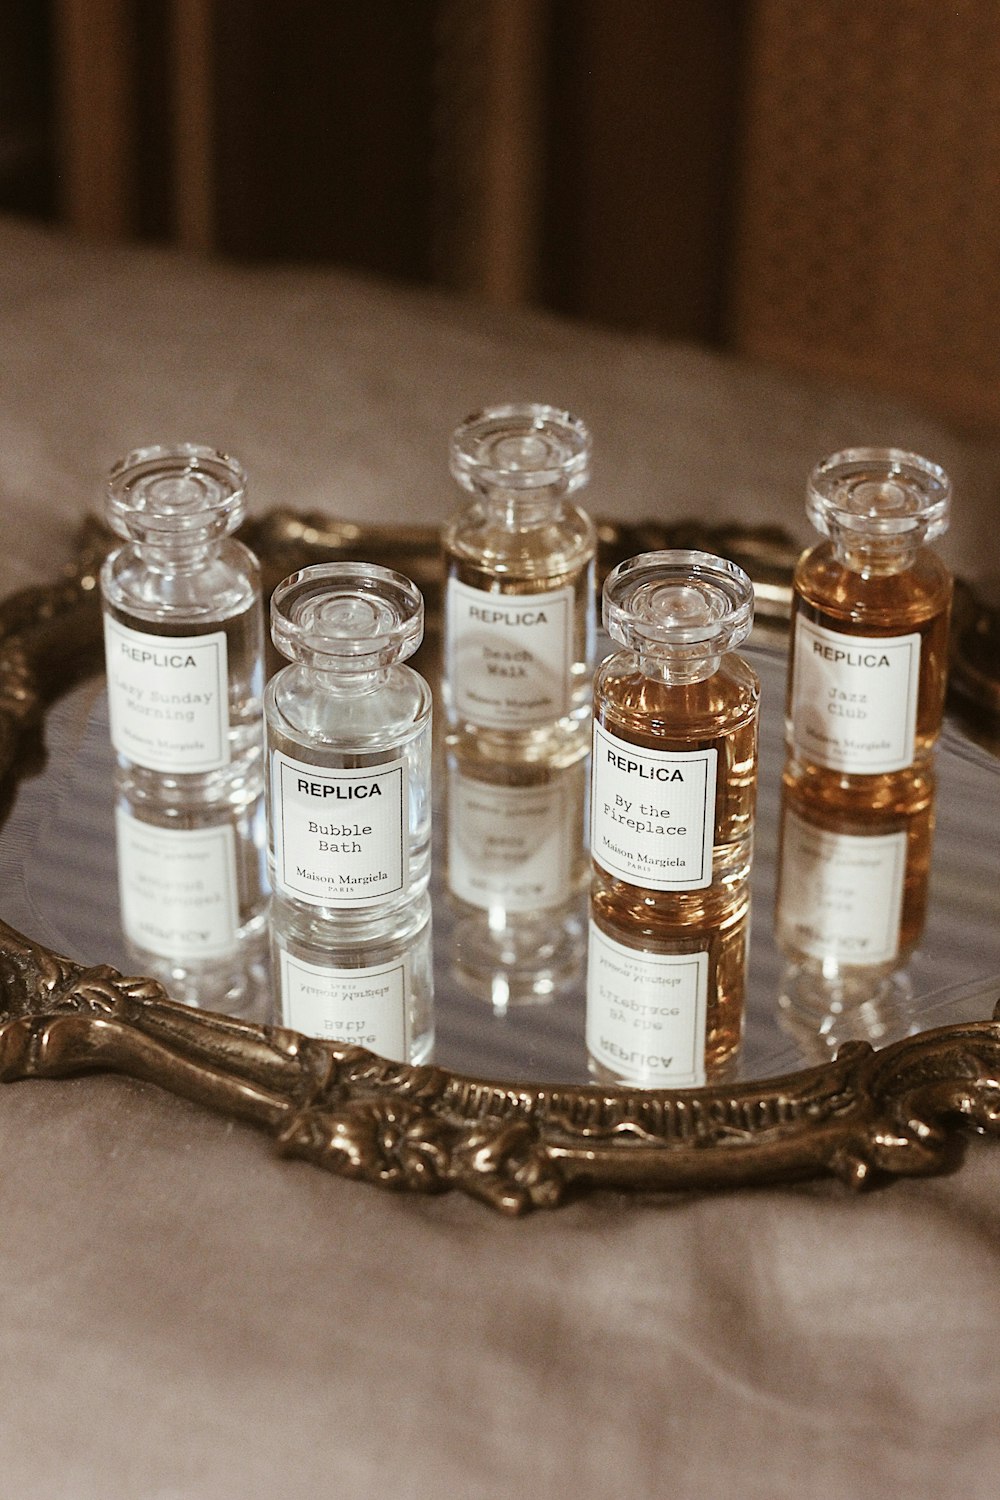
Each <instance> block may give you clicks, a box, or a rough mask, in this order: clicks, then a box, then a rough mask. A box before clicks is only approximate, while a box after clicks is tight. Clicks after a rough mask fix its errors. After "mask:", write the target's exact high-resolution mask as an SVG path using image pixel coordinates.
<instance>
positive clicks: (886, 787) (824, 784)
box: [786, 448, 952, 811]
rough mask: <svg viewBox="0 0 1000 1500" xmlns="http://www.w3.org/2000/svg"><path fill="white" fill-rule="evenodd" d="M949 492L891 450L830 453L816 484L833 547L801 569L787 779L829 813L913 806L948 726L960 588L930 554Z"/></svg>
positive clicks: (813, 496) (940, 480) (938, 475)
mask: <svg viewBox="0 0 1000 1500" xmlns="http://www.w3.org/2000/svg"><path fill="white" fill-rule="evenodd" d="M949 498H950V485H949V482H948V477H947V475H946V474H945V473H944V471H943V470H942V469H940V468H939V467H938V466H937V465H936V464H932V463H930V462H929V461H928V460H927V459H924V458H920V457H919V456H918V455H916V454H912V453H904V452H902V451H900V450H897V449H879V448H856V449H849V450H846V451H845V452H843V453H835V454H833V455H832V457H830V458H828V459H826V460H825V461H824V462H823V463H821V464H819V465H818V466H817V468H816V469H815V470H814V471H813V473H812V475H811V476H810V481H809V488H808V493H807V505H806V508H807V512H808V514H809V517H810V519H811V520H812V521H813V524H814V525H815V526H816V527H817V528H818V529H819V530H820V531H821V532H822V533H823V534H824V536H825V538H826V540H824V541H823V542H821V543H819V544H818V545H817V546H816V547H814V548H812V549H811V550H810V551H808V552H806V553H805V555H804V556H803V557H802V559H801V560H800V562H799V564H798V567H797V568H796V571H795V578H794V586H793V600H792V634H791V648H790V653H789V676H788V698H787V710H786V734H787V741H788V751H789V761H790V771H789V774H790V775H791V776H792V777H793V778H794V779H796V780H797V781H799V782H800V783H801V785H802V788H803V794H804V795H809V796H811V797H812V798H813V799H814V800H815V801H817V802H819V803H825V804H827V805H828V806H831V807H840V808H844V809H847V808H850V807H870V808H877V809H880V810H884V811H891V810H893V809H903V808H905V807H906V806H907V805H910V804H915V803H919V802H920V801H921V800H922V799H923V797H924V795H925V786H924V778H925V773H926V771H927V768H928V767H929V765H930V761H931V757H932V754H933V749H934V744H935V741H936V740H937V737H938V733H939V731H940V728H941V719H942V714H943V710H944V695H945V687H946V684H947V673H948V622H949V614H950V609H951V595H952V579H951V575H950V574H949V572H948V570H947V568H946V567H945V566H944V564H943V563H942V562H941V561H940V560H939V559H938V558H937V557H936V556H935V554H934V553H933V552H932V551H931V550H930V549H929V547H927V545H926V543H927V542H928V541H929V540H931V539H932V538H933V537H936V536H939V535H940V534H941V533H942V532H943V531H944V529H945V527H946V526H947V518H948V505H949Z"/></svg>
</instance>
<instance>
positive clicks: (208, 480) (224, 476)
mask: <svg viewBox="0 0 1000 1500" xmlns="http://www.w3.org/2000/svg"><path fill="white" fill-rule="evenodd" d="M246 491H247V478H246V474H245V473H244V472H243V467H242V465H241V464H240V463H238V462H237V460H236V459H235V458H231V457H230V456H229V455H228V454H227V453H220V452H218V451H217V450H216V449H215V448H206V447H204V446H202V445H201V444H199V443H175V444H159V445H156V446H154V447H149V448H135V449H133V451H132V452H131V453H129V454H127V455H126V457H125V458H123V459H121V460H120V461H119V462H118V463H117V464H115V466H114V468H113V469H112V470H111V472H110V474H109V475H108V488H107V502H106V514H107V518H108V523H109V525H110V526H111V527H112V528H113V530H115V531H116V532H117V533H118V534H119V536H130V537H134V538H135V539H136V540H137V541H147V542H156V541H161V542H163V543H164V544H166V543H168V542H169V541H170V540H171V538H177V539H178V540H181V539H183V538H184V537H191V538H195V537H202V536H205V535H208V536H213V535H214V536H222V535H225V534H226V532H229V531H234V530H235V529H236V527H237V526H238V525H239V524H240V521H241V520H242V519H243V514H244V511H245V510H246Z"/></svg>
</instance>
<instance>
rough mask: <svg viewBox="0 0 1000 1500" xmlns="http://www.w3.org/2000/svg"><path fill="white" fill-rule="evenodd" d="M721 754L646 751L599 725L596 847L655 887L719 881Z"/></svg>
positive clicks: (612, 868) (618, 868)
mask: <svg viewBox="0 0 1000 1500" xmlns="http://www.w3.org/2000/svg"><path fill="white" fill-rule="evenodd" d="M717 761H718V752H717V751H716V750H714V749H710V750H691V751H683V752H681V751H678V752H676V753H675V752H674V751H668V750H644V749H640V748H639V747H638V746H637V745H630V744H629V743H628V742H627V741H626V740H620V739H619V738H618V737H617V735H614V734H610V733H609V732H608V731H607V730H606V729H605V728H604V726H603V725H602V724H598V723H597V722H596V721H595V723H594V757H593V769H592V776H593V782H592V789H591V846H590V847H591V853H592V854H593V856H594V859H595V860H596V861H597V863H598V864H599V865H600V866H601V867H602V868H603V869H605V870H607V872H608V874H609V875H612V876H615V877H616V878H617V879H619V880H627V881H628V882H629V883H630V884H631V885H640V886H645V887H646V888H647V889H649V890H653V891H697V890H701V889H702V888H703V887H704V886H707V885H711V883H712V844H713V841H714V837H715V778H716V763H717Z"/></svg>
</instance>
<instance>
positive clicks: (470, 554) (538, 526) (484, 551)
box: [442, 502, 597, 580]
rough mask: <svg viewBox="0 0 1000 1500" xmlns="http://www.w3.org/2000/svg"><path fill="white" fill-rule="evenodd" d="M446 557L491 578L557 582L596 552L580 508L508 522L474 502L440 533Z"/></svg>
mask: <svg viewBox="0 0 1000 1500" xmlns="http://www.w3.org/2000/svg"><path fill="white" fill-rule="evenodd" d="M442 542H443V546H444V552H445V556H446V558H447V559H448V560H449V561H450V562H452V563H453V564H457V565H458V566H459V567H460V568H461V567H462V565H463V564H464V565H466V566H467V567H469V568H471V569H473V570H475V571H477V572H481V573H483V574H486V575H493V576H496V577H505V576H507V577H511V578H519V577H520V578H525V579H532V580H535V579H541V578H546V579H552V580H556V579H558V578H560V577H565V576H567V575H575V574H577V573H579V572H580V571H581V569H583V568H585V567H586V566H587V564H588V563H589V562H590V560H591V559H592V558H593V556H594V553H595V552H596V550H597V530H596V528H595V526H594V523H593V521H592V520H591V518H590V516H589V515H588V514H587V512H586V511H585V510H582V509H580V508H579V507H578V506H573V505H562V506H560V507H559V508H558V510H557V511H556V512H555V513H554V514H552V515H551V516H549V517H547V518H545V519H541V520H539V521H537V522H536V523H532V524H522V525H518V526H507V525H504V524H502V523H501V522H500V521H499V520H498V518H497V516H496V515H495V513H494V512H493V511H491V510H489V509H488V508H487V507H485V506H483V505H481V504H480V503H478V502H474V503H473V504H472V505H469V506H466V507H465V509H464V510H461V511H459V512H458V514H457V515H455V516H453V517H452V519H451V520H450V521H449V522H448V523H447V525H446V526H445V528H444V531H443V533H442Z"/></svg>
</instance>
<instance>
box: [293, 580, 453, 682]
mask: <svg viewBox="0 0 1000 1500" xmlns="http://www.w3.org/2000/svg"><path fill="white" fill-rule="evenodd" d="M423 634H424V601H423V596H422V595H421V593H420V590H419V589H418V588H417V586H416V584H414V583H411V582H410V580H409V579H408V578H406V577H404V576H403V574H402V573H396V572H394V571H393V569H392V568H382V567H379V566H378V565H377V564H376V563H359V562H331V563H317V564H316V565H315V566H313V567H311V568H301V569H300V570H299V572H297V573H292V574H291V575H290V576H289V577H288V578H286V579H285V580H284V582H283V583H279V585H278V587H277V588H276V589H275V591H274V593H273V594H272V595H271V636H272V639H273V640H274V644H275V645H276V646H277V648H278V650H279V651H280V652H281V654H282V656H287V657H288V658H289V660H291V661H305V662H310V663H317V662H318V663H320V664H322V663H324V662H325V663H326V664H328V665H329V666H330V667H335V668H339V669H340V670H341V671H350V670H352V667H353V668H356V669H358V670H368V669H370V668H371V667H372V666H373V665H376V666H388V665H389V663H390V662H394V661H405V660H406V658H407V657H408V656H412V655H413V653H414V651H416V649H417V647H418V646H419V645H420V642H421V640H422V639H423Z"/></svg>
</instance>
